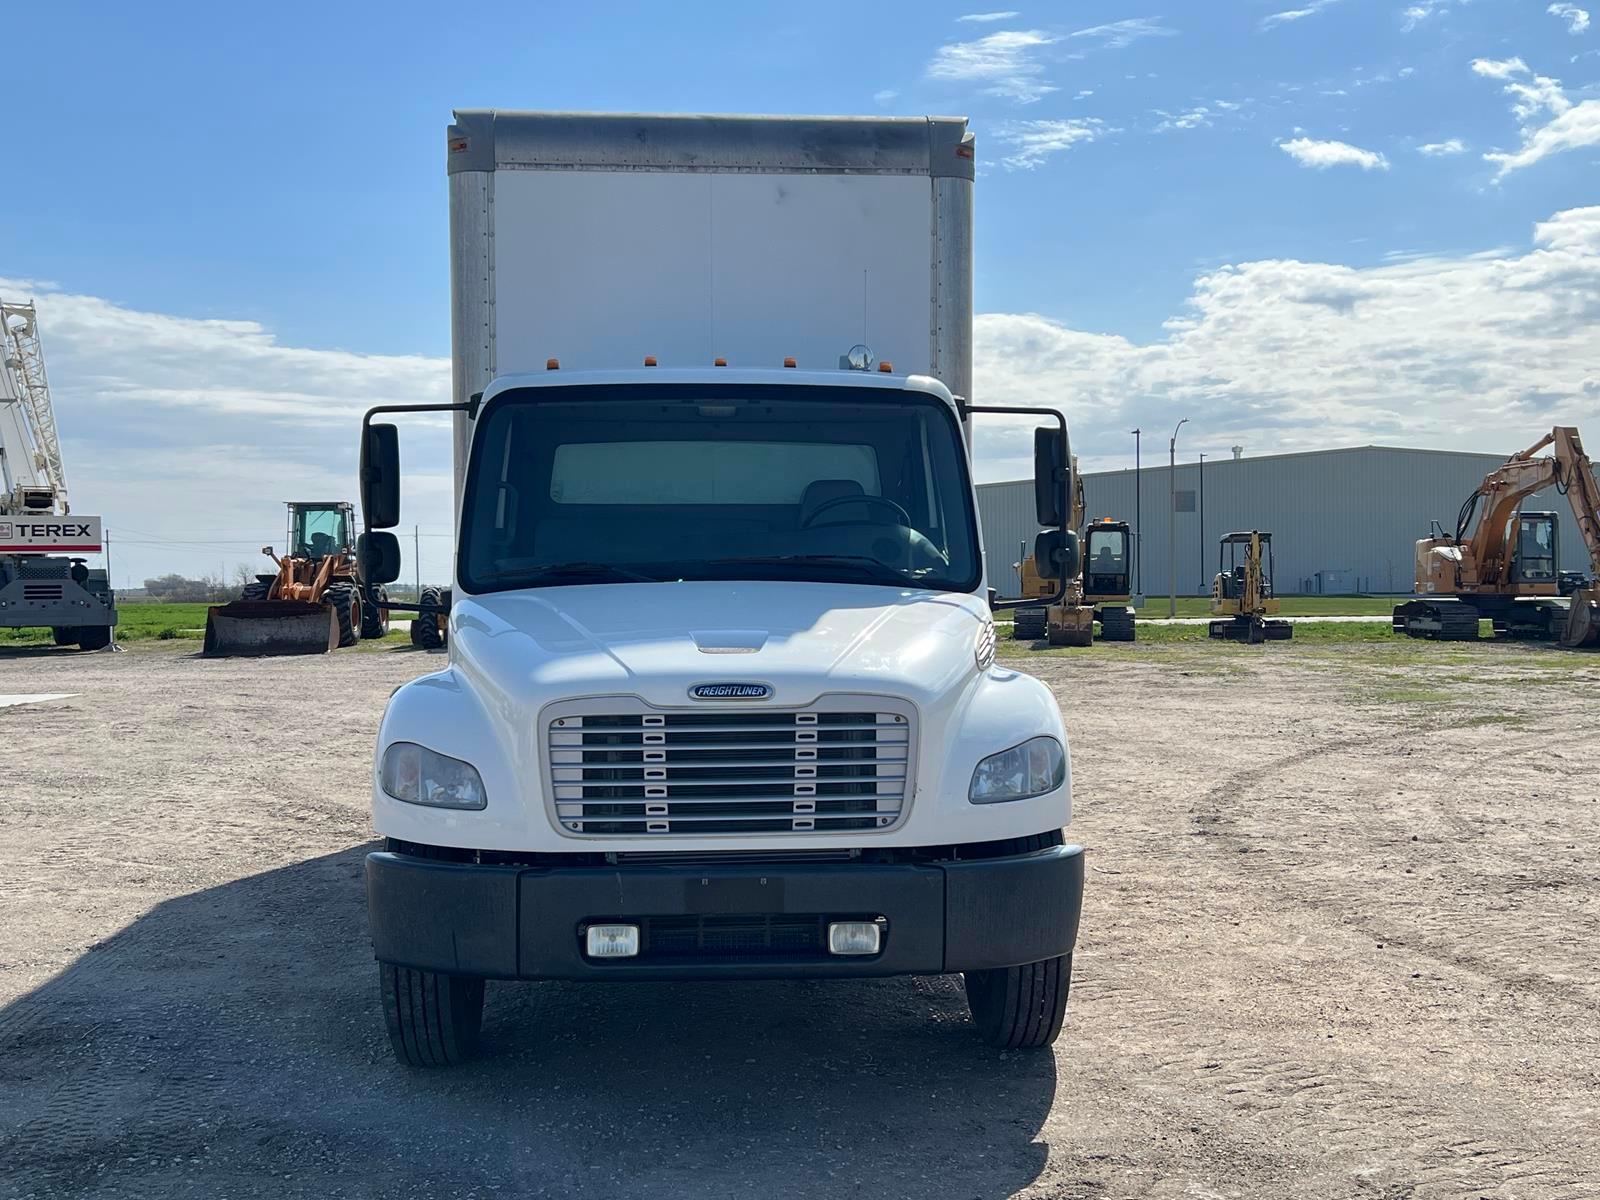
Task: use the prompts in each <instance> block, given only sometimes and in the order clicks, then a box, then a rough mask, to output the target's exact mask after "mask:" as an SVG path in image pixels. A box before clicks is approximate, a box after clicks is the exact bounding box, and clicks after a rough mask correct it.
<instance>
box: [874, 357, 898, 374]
mask: <svg viewBox="0 0 1600 1200" xmlns="http://www.w3.org/2000/svg"><path fill="white" fill-rule="evenodd" d="M893 370H894V364H893V363H892V362H890V361H889V360H888V359H887V358H886V359H884V360H883V361H882V362H881V363H879V364H878V371H879V372H880V373H881V374H884V375H887V374H889V373H890V372H891V371H893Z"/></svg>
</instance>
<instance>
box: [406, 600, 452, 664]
mask: <svg viewBox="0 0 1600 1200" xmlns="http://www.w3.org/2000/svg"><path fill="white" fill-rule="evenodd" d="M417 603H419V604H437V605H440V606H441V607H442V606H443V604H444V593H443V592H442V591H440V590H439V589H438V588H436V587H425V588H423V589H422V593H421V595H419V596H418V597H417ZM444 631H445V618H444V614H443V613H438V612H419V613H418V614H417V615H416V616H415V617H414V618H413V619H412V622H411V644H412V645H413V646H417V647H419V648H421V649H423V650H437V649H439V648H440V647H441V646H443V645H444Z"/></svg>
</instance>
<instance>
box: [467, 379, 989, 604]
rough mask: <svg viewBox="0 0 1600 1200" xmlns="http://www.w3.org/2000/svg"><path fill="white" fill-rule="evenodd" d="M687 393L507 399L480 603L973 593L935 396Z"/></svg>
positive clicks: (949, 425)
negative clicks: (512, 595)
mask: <svg viewBox="0 0 1600 1200" xmlns="http://www.w3.org/2000/svg"><path fill="white" fill-rule="evenodd" d="M795 390H796V389H795V388H793V387H784V386H769V387H743V388H735V387H729V388H710V387H704V386H700V387H690V386H687V385H671V384H666V385H660V386H634V387H609V388H608V387H600V386H595V387H583V388H578V387H572V388H563V389H560V390H559V393H557V392H556V389H537V390H535V389H529V390H527V391H521V392H509V393H503V394H502V395H501V396H498V397H496V398H495V399H494V400H493V401H491V402H490V403H489V405H487V406H486V408H485V410H484V412H483V414H482V415H481V416H480V417H479V428H478V430H477V433H476V436H475V437H474V439H473V447H472V458H471V462H470V466H469V469H468V477H467V483H466V490H465V494H464V497H463V501H462V513H463V516H462V527H461V577H462V584H463V586H464V587H465V588H466V589H467V590H468V591H472V592H487V591H497V590H504V589H511V588H522V587H539V586H545V585H555V584H571V583H590V582H594V583H611V582H637V581H640V580H667V579H673V580H676V579H804V580H817V581H826V582H838V583H861V584H879V585H884V584H887V585H891V586H897V587H917V588H931V589H939V590H945V591H971V590H973V589H974V588H976V587H977V586H978V582H979V579H980V571H979V566H978V563H979V556H978V546H977V534H976V529H975V522H974V519H973V512H972V503H971V489H970V487H969V485H968V480H967V471H966V458H965V453H964V448H963V445H962V440H961V431H960V429H959V427H958V425H957V423H956V420H955V417H954V415H953V414H952V413H951V412H950V410H949V408H948V407H947V406H946V405H944V404H942V403H941V402H940V401H939V400H937V399H936V398H935V397H932V396H924V395H921V394H919V393H914V392H905V391H900V390H892V391H891V390H887V389H883V390H880V389H867V388H859V389H855V388H846V387H840V388H806V389H805V390H806V392H807V393H808V394H807V396H806V397H805V398H803V399H796V398H794V393H795Z"/></svg>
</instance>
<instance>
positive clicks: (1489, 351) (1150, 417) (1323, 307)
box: [974, 207, 1600, 478]
mask: <svg viewBox="0 0 1600 1200" xmlns="http://www.w3.org/2000/svg"><path fill="white" fill-rule="evenodd" d="M975 332H976V335H977V344H976V347H975V359H974V374H975V379H974V394H975V395H976V396H978V397H979V398H980V402H981V403H987V404H1022V405H1030V406H1031V405H1037V406H1040V407H1049V406H1052V405H1057V404H1063V403H1064V404H1065V406H1066V408H1067V411H1068V415H1069V417H1070V418H1071V419H1072V421H1073V423H1074V429H1073V442H1074V445H1075V446H1077V447H1082V448H1084V449H1085V451H1086V452H1087V454H1088V457H1089V459H1090V460H1091V462H1092V460H1093V458H1094V454H1095V449H1096V448H1098V449H1099V450H1100V453H1101V454H1105V453H1107V452H1112V453H1116V454H1118V455H1120V454H1121V453H1122V447H1123V446H1124V444H1125V443H1126V441H1127V433H1126V431H1127V430H1128V429H1131V428H1132V427H1133V426H1134V425H1143V426H1144V427H1145V428H1150V427H1151V426H1159V427H1162V428H1170V426H1171V425H1172V423H1173V422H1174V421H1176V419H1177V418H1178V417H1179V416H1186V415H1187V416H1198V415H1199V414H1203V417H1204V432H1205V435H1206V436H1207V437H1208V438H1214V439H1215V441H1216V444H1218V445H1223V446H1225V445H1227V444H1229V442H1231V441H1236V440H1237V441H1247V442H1248V444H1249V445H1250V446H1252V447H1255V448H1258V449H1259V450H1260V451H1262V452H1266V451H1268V450H1293V449H1310V448H1317V447H1326V446H1338V445H1357V444H1363V443H1370V442H1390V443H1399V444H1412V445H1422V446H1437V447H1440V448H1444V449H1473V450H1491V451H1493V450H1498V451H1501V452H1504V450H1505V448H1506V447H1507V446H1510V445H1520V444H1522V443H1524V442H1525V441H1528V440H1531V439H1532V437H1533V436H1535V435H1537V434H1538V433H1539V432H1540V431H1541V430H1543V429H1548V428H1549V427H1550V426H1551V425H1552V424H1555V423H1557V422H1562V423H1567V422H1572V423H1579V422H1581V421H1583V420H1589V419H1592V417H1593V414H1594V411H1595V406H1596V404H1597V403H1600V207H1595V208H1586V209H1573V210H1569V211H1566V212H1561V213H1557V214H1556V215H1555V216H1554V217H1552V218H1551V219H1550V220H1549V221H1547V222H1544V223H1542V224H1540V225H1538V226H1537V227H1536V228H1535V230H1534V246H1533V248H1531V249H1526V250H1523V251H1520V252H1504V253H1495V254H1489V255H1484V254H1468V255H1461V256H1452V257H1435V258H1418V259H1414V260H1411V261H1405V262H1398V263H1391V264H1385V265H1382V266H1377V267H1368V268H1360V269H1357V268H1351V267H1346V266H1341V265H1338V264H1334V263H1317V262H1299V261H1294V260H1270V261H1264V262H1252V263H1243V264H1240V265H1238V266H1228V267H1223V268H1220V269H1218V270H1215V271H1211V272H1209V273H1207V274H1204V275H1201V276H1200V277H1199V278H1198V279H1197V280H1196V282H1195V285H1194V291H1193V293H1192V295H1191V298H1190V300H1189V303H1188V311H1187V312H1186V313H1185V314H1184V315H1183V316H1181V317H1178V318H1175V319H1173V320H1171V321H1169V322H1167V324H1166V332H1165V335H1164V336H1163V337H1161V338H1159V339H1157V340H1155V341H1151V342H1143V343H1141V342H1136V341H1132V340H1130V339H1127V338H1123V337H1118V336H1114V335H1107V334H1099V333H1086V332H1083V331H1081V330H1076V329H1071V328H1069V327H1067V326H1064V325H1061V324H1059V323H1057V322H1055V321H1051V320H1049V319H1047V318H1045V317H1041V316H1037V315H1031V314H1007V313H989V314H983V315H981V316H979V317H978V319H977V323H976V329H975ZM1462 396H1471V397H1473V402H1472V403H1471V404H1470V405H1463V404H1462V401H1461V397H1462ZM1163 423H1164V424H1163ZM1019 436H1020V435H1019ZM1020 445H1021V443H1020V441H1019V442H1018V446H1019V447H1020ZM1116 465H1121V461H1120V459H1118V460H1117V464H1116ZM979 470H980V472H981V473H982V477H983V478H997V477H1006V474H1007V470H1006V469H1004V468H1002V469H1001V470H1000V471H999V473H998V474H997V473H996V470H995V468H993V467H992V466H988V465H985V464H984V463H980V466H979Z"/></svg>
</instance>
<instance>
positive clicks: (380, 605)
mask: <svg viewBox="0 0 1600 1200" xmlns="http://www.w3.org/2000/svg"><path fill="white" fill-rule="evenodd" d="M371 592H372V597H373V602H372V603H370V604H369V603H368V602H367V601H366V600H364V599H363V600H362V601H361V636H362V637H364V638H369V639H370V638H381V637H383V636H384V635H385V634H387V633H388V632H389V610H388V608H387V607H385V606H386V605H387V604H388V603H389V593H388V592H387V591H385V590H384V588H383V585H382V584H379V585H377V586H376V587H373V588H372V589H371Z"/></svg>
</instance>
